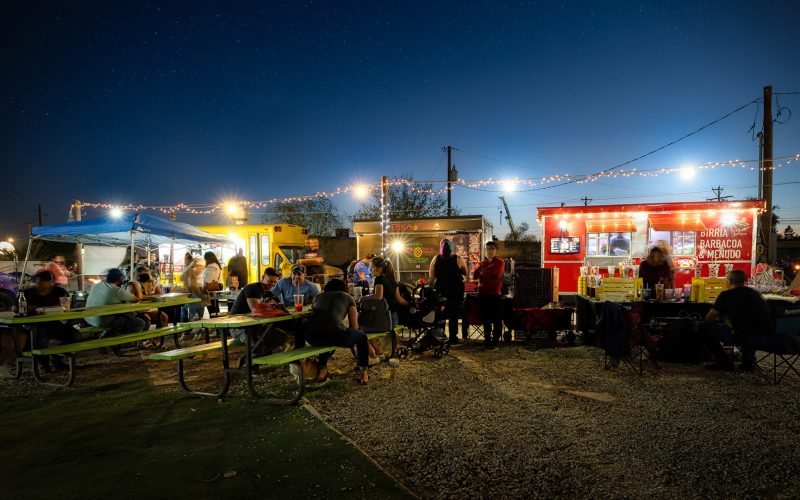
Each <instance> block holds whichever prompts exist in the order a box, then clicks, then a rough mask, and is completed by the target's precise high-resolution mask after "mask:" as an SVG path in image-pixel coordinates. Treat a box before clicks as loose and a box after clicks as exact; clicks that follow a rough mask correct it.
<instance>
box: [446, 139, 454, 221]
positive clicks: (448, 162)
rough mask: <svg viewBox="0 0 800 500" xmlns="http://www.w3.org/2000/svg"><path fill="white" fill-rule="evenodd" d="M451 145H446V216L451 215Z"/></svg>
mask: <svg viewBox="0 0 800 500" xmlns="http://www.w3.org/2000/svg"><path fill="white" fill-rule="evenodd" d="M452 171H453V147H452V146H447V216H448V217H450V216H452V215H453V181H452V173H451V172H452Z"/></svg>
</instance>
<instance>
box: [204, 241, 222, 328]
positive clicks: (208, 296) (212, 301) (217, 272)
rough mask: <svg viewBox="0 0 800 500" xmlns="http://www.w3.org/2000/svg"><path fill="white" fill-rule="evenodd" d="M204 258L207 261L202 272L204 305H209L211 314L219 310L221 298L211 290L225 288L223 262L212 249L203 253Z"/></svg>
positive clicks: (215, 290)
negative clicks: (218, 298) (220, 261)
mask: <svg viewBox="0 0 800 500" xmlns="http://www.w3.org/2000/svg"><path fill="white" fill-rule="evenodd" d="M203 260H205V261H206V268H205V269H203V274H202V279H203V281H202V283H203V305H205V306H206V307H208V313H209V314H216V313H218V312H219V300H217V298H216V297H217V296H216V295H213V294H212V293H211V292H219V291H221V290H222V288H223V286H222V264H220V263H219V259H218V258H217V254H215V253H214V252H210V251H209V252H206V253H204V254H203Z"/></svg>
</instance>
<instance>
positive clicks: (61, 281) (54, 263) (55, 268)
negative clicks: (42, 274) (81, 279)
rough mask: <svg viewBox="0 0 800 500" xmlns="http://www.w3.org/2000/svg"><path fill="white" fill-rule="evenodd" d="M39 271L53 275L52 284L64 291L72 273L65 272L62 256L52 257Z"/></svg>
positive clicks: (65, 267)
mask: <svg viewBox="0 0 800 500" xmlns="http://www.w3.org/2000/svg"><path fill="white" fill-rule="evenodd" d="M40 271H50V274H52V275H53V284H55V285H57V286H60V287H62V288H64V289H66V288H67V284H68V283H69V277H70V275H71V274H72V273H70V272H69V270H67V266H66V260H65V259H64V256H63V255H53V257H52V258H51V259H50V262H48V263H47V264H45V265H44V266H42V268H41V269H40Z"/></svg>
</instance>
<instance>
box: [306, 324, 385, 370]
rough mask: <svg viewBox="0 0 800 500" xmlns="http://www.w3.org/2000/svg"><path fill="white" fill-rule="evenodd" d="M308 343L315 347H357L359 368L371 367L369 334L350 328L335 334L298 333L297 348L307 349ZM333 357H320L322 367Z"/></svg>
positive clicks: (325, 355)
mask: <svg viewBox="0 0 800 500" xmlns="http://www.w3.org/2000/svg"><path fill="white" fill-rule="evenodd" d="M306 341H308V343H309V344H311V345H312V346H315V347H324V346H337V347H353V346H355V347H356V356H357V357H358V366H360V367H361V368H366V367H367V366H369V342H368V341H367V334H366V333H364V332H363V331H361V330H354V329H352V328H348V329H347V330H337V331H335V332H327V333H323V332H302V331H298V332H297V333H296V334H295V336H294V345H295V347H296V348H300V347H305V345H306ZM332 355H333V353H332V352H326V353H324V354H320V355H319V365H320V367H325V366H326V365H327V364H328V359H330V357H331V356H332Z"/></svg>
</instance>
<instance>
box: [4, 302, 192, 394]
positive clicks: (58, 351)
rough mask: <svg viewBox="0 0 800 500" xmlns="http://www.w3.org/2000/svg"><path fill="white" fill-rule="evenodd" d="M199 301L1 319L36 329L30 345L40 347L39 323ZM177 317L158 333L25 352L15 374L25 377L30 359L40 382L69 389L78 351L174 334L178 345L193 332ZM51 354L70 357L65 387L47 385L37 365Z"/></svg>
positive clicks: (55, 385) (19, 359)
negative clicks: (181, 336)
mask: <svg viewBox="0 0 800 500" xmlns="http://www.w3.org/2000/svg"><path fill="white" fill-rule="evenodd" d="M199 301H200V299H197V298H191V297H176V298H169V299H165V300H161V301H154V300H145V301H142V302H137V303H128V304H113V305H108V306H98V307H85V308H79V309H72V310H70V311H65V312H59V313H47V314H32V315H27V316H17V317H0V325H7V326H15V325H29V326H31V327H32V328H31V339H30V345H31V346H35V345H36V342H35V335H36V328H35V327H36V325H37V324H41V323H49V322H53V321H71V320H78V319H85V318H90V317H97V316H111V315H115V314H128V313H136V312H144V311H149V310H151V309H166V308H177V307H180V306H182V305H184V304H192V303H195V302H199ZM173 317H174V318H176V320H175V322H174V325H173V326H172V327H169V326H166V325H165V326H164V327H161V328H156V329H155V330H148V331H146V332H137V333H131V334H125V335H117V336H113V337H107V338H104V339H95V340H88V341H84V342H76V343H73V344H64V345H60V346H56V347H45V348H32V349H31V350H30V351H28V352H26V353H24V356H18V357H17V362H16V364H15V375H16V377H17V378H19V377H20V376H21V374H22V363H23V362H24V361H26V360H30V361H31V362H32V363H31V364H32V372H33V376H34V379H35V380H36V382H37V383H39V384H41V385H44V386H50V387H69V386H70V385H72V383H73V382H74V380H75V353H76V352H80V351H86V350H90V349H99V348H103V347H111V346H116V345H120V344H124V343H128V342H138V341H140V340H149V339H153V338H162V337H163V336H165V335H173V336H174V338H175V341H176V343H177V342H178V336H179V334H180V333H182V332H184V331H187V330H189V329H191V327H188V326H185V325H178V324H177V318H178V315H173ZM51 355H53V356H64V357H66V358H67V361H68V363H67V366H68V373H67V377H68V378H67V381H66V383H64V384H56V383H51V382H46V381H45V380H43V378H42V376H41V374H40V373H39V370H38V367H37V364H36V362H35V358H36V357H37V356H51Z"/></svg>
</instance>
